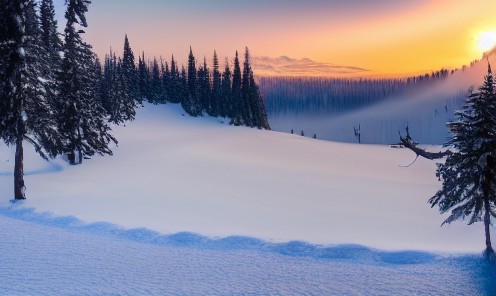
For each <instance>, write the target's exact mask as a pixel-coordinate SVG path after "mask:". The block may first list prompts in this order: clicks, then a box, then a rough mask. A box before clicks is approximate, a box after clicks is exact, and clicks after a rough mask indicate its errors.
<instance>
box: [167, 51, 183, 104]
mask: <svg viewBox="0 0 496 296" xmlns="http://www.w3.org/2000/svg"><path fill="white" fill-rule="evenodd" d="M180 89H181V82H180V79H179V71H178V69H177V65H176V62H175V61H174V55H172V60H171V68H170V78H169V84H168V87H167V98H168V99H169V101H170V102H171V103H180V102H181V96H180Z"/></svg>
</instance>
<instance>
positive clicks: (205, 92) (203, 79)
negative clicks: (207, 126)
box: [196, 59, 212, 114]
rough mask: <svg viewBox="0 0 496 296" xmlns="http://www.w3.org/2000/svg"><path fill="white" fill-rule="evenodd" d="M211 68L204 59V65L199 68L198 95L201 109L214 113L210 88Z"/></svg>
mask: <svg viewBox="0 0 496 296" xmlns="http://www.w3.org/2000/svg"><path fill="white" fill-rule="evenodd" d="M208 72H209V70H208V68H207V61H206V59H204V60H203V66H200V68H199V69H198V77H197V83H196V85H197V96H198V100H199V102H200V106H201V111H200V114H201V113H202V112H203V111H206V112H207V113H208V114H211V113H212V110H211V105H212V102H211V100H212V99H211V89H210V75H209V73H208Z"/></svg>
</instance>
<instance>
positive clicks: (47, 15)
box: [40, 0, 62, 56]
mask: <svg viewBox="0 0 496 296" xmlns="http://www.w3.org/2000/svg"><path fill="white" fill-rule="evenodd" d="M40 17H41V32H42V36H43V37H42V38H43V45H44V46H45V49H46V50H47V52H48V53H49V54H53V53H56V54H57V56H59V55H58V52H59V51H60V50H61V49H62V40H61V39H60V37H59V33H58V31H57V21H56V20H55V8H54V6H53V1H52V0H44V1H41V6H40Z"/></svg>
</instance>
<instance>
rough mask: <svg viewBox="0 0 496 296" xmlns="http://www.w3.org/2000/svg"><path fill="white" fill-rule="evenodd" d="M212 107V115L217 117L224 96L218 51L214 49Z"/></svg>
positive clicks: (219, 113)
mask: <svg viewBox="0 0 496 296" xmlns="http://www.w3.org/2000/svg"><path fill="white" fill-rule="evenodd" d="M212 76H213V77H212V79H213V81H212V103H211V104H212V106H211V107H212V109H211V113H210V115H212V116H214V117H217V116H219V115H221V111H220V109H221V107H220V106H221V101H222V99H221V97H222V89H221V75H220V72H219V60H218V58H217V52H216V51H215V50H214V59H213V72H212Z"/></svg>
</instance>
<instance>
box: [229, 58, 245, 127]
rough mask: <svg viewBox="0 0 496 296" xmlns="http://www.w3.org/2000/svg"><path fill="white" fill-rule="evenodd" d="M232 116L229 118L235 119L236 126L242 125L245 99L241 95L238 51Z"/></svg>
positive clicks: (233, 83) (235, 62)
mask: <svg viewBox="0 0 496 296" xmlns="http://www.w3.org/2000/svg"><path fill="white" fill-rule="evenodd" d="M231 103H232V107H231V108H230V109H231V114H230V116H229V117H231V118H232V119H233V123H234V124H235V125H241V124H242V112H243V110H242V109H243V98H242V93H241V68H240V67H239V59H238V51H236V57H235V58H234V69H233V76H232V86H231Z"/></svg>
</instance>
